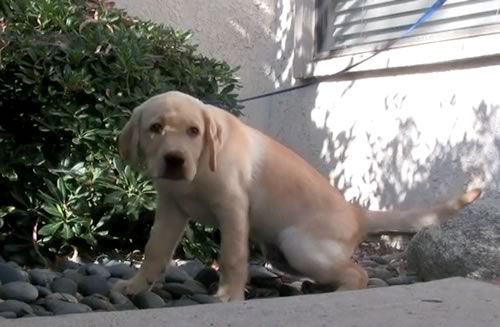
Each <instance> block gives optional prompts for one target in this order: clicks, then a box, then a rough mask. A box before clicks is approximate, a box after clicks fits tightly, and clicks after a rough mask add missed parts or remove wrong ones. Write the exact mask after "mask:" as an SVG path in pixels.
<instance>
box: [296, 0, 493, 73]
mask: <svg viewBox="0 0 500 327" xmlns="http://www.w3.org/2000/svg"><path fill="white" fill-rule="evenodd" d="M434 2H435V0H297V9H296V13H297V16H296V17H295V18H296V25H295V29H296V33H297V34H296V47H297V46H298V49H299V52H298V53H297V52H296V57H297V56H298V57H299V58H297V59H296V60H297V61H298V63H297V64H298V65H299V66H300V65H301V66H302V67H299V71H301V70H302V75H310V74H311V72H308V71H307V70H308V69H306V68H307V67H306V66H310V67H309V70H311V64H313V66H317V64H318V63H320V62H321V61H324V60H326V59H335V58H343V59H346V60H347V59H349V62H352V59H353V56H356V55H357V56H358V57H359V55H362V54H365V55H366V54H369V53H373V51H374V50H376V49H380V48H382V47H383V46H384V45H385V44H387V42H390V41H393V40H395V39H398V38H400V36H401V34H402V33H403V32H404V31H406V30H407V29H408V28H409V27H410V26H411V25H413V24H414V23H415V22H416V21H417V20H418V19H419V18H420V17H421V16H422V15H423V13H424V12H425V11H426V10H427V9H428V8H429V7H431V6H432V5H433V4H434ZM499 32H500V1H499V0H448V1H446V2H445V4H444V5H442V6H441V8H439V9H438V10H437V11H436V12H435V13H434V14H433V15H432V16H431V17H429V18H428V19H427V20H426V21H425V22H424V23H423V24H421V25H420V26H419V27H417V28H416V29H415V30H413V31H412V32H411V33H410V34H408V35H407V36H405V37H403V38H400V39H398V40H397V42H396V43H395V44H393V45H392V46H391V48H390V49H391V50H389V51H392V50H397V49H404V48H406V53H407V54H409V52H408V51H410V49H413V50H414V51H419V50H420V51H423V49H424V48H427V49H428V50H431V49H432V48H431V47H430V46H431V45H432V44H444V42H447V41H448V42H451V41H455V42H454V43H453V42H451V43H449V44H451V45H452V46H453V44H454V45H455V47H457V46H458V47H459V48H460V45H461V46H462V48H463V46H464V44H466V43H464V42H466V40H467V39H470V38H474V37H479V36H485V37H486V36H488V35H494V34H496V37H495V39H494V40H493V39H490V41H491V42H493V41H495V42H496V43H498V42H499V39H498V35H499V34H498V33H499ZM485 42H486V41H485ZM476 45H477V44H476ZM306 47H307V49H306ZM480 48H482V47H480ZM438 49H439V47H436V48H434V50H438ZM450 49H451V48H450ZM392 52H393V53H395V52H394V51H392ZM396 52H397V51H396ZM400 52H401V51H400ZM401 53H402V52H401ZM485 53H488V51H486V52H485ZM492 53H500V47H496V48H495V51H494V52H492ZM476 55H478V53H477V51H476ZM348 57H349V58H348ZM438 57H439V56H438ZM441 57H443V56H442V54H441ZM453 59H455V58H451V57H450V58H449V59H448V60H453ZM444 60H446V58H444ZM323 66H324V65H323ZM341 66H342V65H341ZM339 67H340V66H339ZM312 68H314V67H312ZM299 75H300V74H299Z"/></svg>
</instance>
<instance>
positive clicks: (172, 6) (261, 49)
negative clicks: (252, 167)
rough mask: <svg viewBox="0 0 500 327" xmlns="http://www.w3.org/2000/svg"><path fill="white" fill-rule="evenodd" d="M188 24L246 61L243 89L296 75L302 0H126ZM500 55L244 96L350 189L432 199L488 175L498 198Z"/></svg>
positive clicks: (272, 128)
mask: <svg viewBox="0 0 500 327" xmlns="http://www.w3.org/2000/svg"><path fill="white" fill-rule="evenodd" d="M116 2H117V4H118V6H120V7H123V8H125V9H127V10H128V11H129V13H131V14H133V15H137V16H139V17H142V18H147V19H151V20H154V21H157V22H163V23H167V24H171V25H173V26H178V27H180V28H188V29H191V30H193V31H194V41H195V42H197V43H199V45H200V51H202V52H203V53H204V54H205V55H208V56H213V57H216V58H220V59H224V60H226V61H227V62H229V63H230V64H232V65H239V66H241V70H240V78H241V82H242V84H243V85H244V88H243V90H242V91H241V97H242V98H244V97H247V96H253V95H257V94H261V93H265V92H269V91H272V90H274V89H277V88H283V87H286V86H289V85H291V84H293V83H294V81H293V79H292V61H293V60H292V59H293V51H292V50H293V19H294V16H293V12H292V8H293V0H231V1H227V0H212V1H204V0H169V1H161V0H143V1H137V0H117V1H116ZM499 85H500V64H499V65H496V66H495V65H490V66H484V67H480V66H479V67H476V68H467V69H465V68H464V69H449V70H446V69H444V70H441V71H440V72H433V71H432V70H427V71H425V72H419V73H404V74H403V73H398V72H396V73H394V75H392V76H372V77H370V78H358V79H356V80H346V81H336V82H323V83H321V84H320V85H318V86H312V87H308V88H305V89H301V90H297V91H294V92H291V93H286V94H283V95H279V96H274V97H271V98H267V99H262V100H256V101H252V102H248V103H246V104H245V111H244V112H245V115H246V117H245V118H244V119H245V120H246V121H247V122H248V123H249V124H251V125H253V126H255V127H257V128H259V129H261V130H263V131H264V132H266V133H268V134H269V135H271V136H273V137H275V138H277V139H278V140H279V141H281V142H283V143H285V144H286V145H288V146H290V147H291V148H292V149H293V150H295V151H297V152H298V153H299V154H301V155H302V156H303V157H304V158H306V159H307V160H308V161H309V162H310V163H311V164H313V165H314V166H315V167H316V168H318V169H319V170H320V171H321V172H322V173H323V174H324V175H325V176H327V177H328V178H330V180H331V181H332V183H333V184H335V185H336V186H337V187H339V188H340V189H341V190H343V191H344V192H345V195H346V198H348V199H349V200H355V201H358V202H360V203H361V204H363V205H365V206H369V207H371V208H391V207H400V208H405V207H411V206H414V205H428V204H430V203H433V202H434V201H436V200H438V199H443V198H447V197H448V196H449V195H450V194H459V193H460V192H461V191H462V190H463V189H464V187H465V186H466V185H470V184H471V183H472V184H473V185H482V186H484V187H485V188H486V192H485V194H484V196H483V199H482V200H481V203H482V205H486V206H488V207H499V206H500V201H497V199H498V198H499V193H498V192H497V189H498V186H499V185H498V178H499V177H500V167H499V150H500V128H499V127H500V112H499V106H500V91H499Z"/></svg>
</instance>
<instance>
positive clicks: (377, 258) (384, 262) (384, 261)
mask: <svg viewBox="0 0 500 327" xmlns="http://www.w3.org/2000/svg"><path fill="white" fill-rule="evenodd" d="M366 259H368V260H371V261H374V262H376V263H378V264H379V265H387V264H388V263H389V261H388V260H387V259H386V258H383V257H380V256H378V255H372V256H369V257H367V258H366Z"/></svg>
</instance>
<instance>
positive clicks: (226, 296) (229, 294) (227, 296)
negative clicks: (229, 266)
mask: <svg viewBox="0 0 500 327" xmlns="http://www.w3.org/2000/svg"><path fill="white" fill-rule="evenodd" d="M215 296H216V297H217V298H218V299H219V300H220V301H221V302H236V301H243V300H245V292H244V290H236V289H235V290H233V291H229V288H228V287H226V286H221V287H219V290H218V291H217V293H216V294H215Z"/></svg>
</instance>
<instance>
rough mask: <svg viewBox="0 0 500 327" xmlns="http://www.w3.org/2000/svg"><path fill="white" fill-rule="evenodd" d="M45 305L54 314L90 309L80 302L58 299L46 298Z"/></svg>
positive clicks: (87, 310)
mask: <svg viewBox="0 0 500 327" xmlns="http://www.w3.org/2000/svg"><path fill="white" fill-rule="evenodd" d="M45 307H46V308H47V309H48V310H49V311H51V312H53V313H54V314H56V315H63V314H71V313H85V312H91V311H92V309H91V308H90V307H89V306H88V305H85V304H82V303H71V302H65V301H60V300H47V301H46V302H45Z"/></svg>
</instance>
